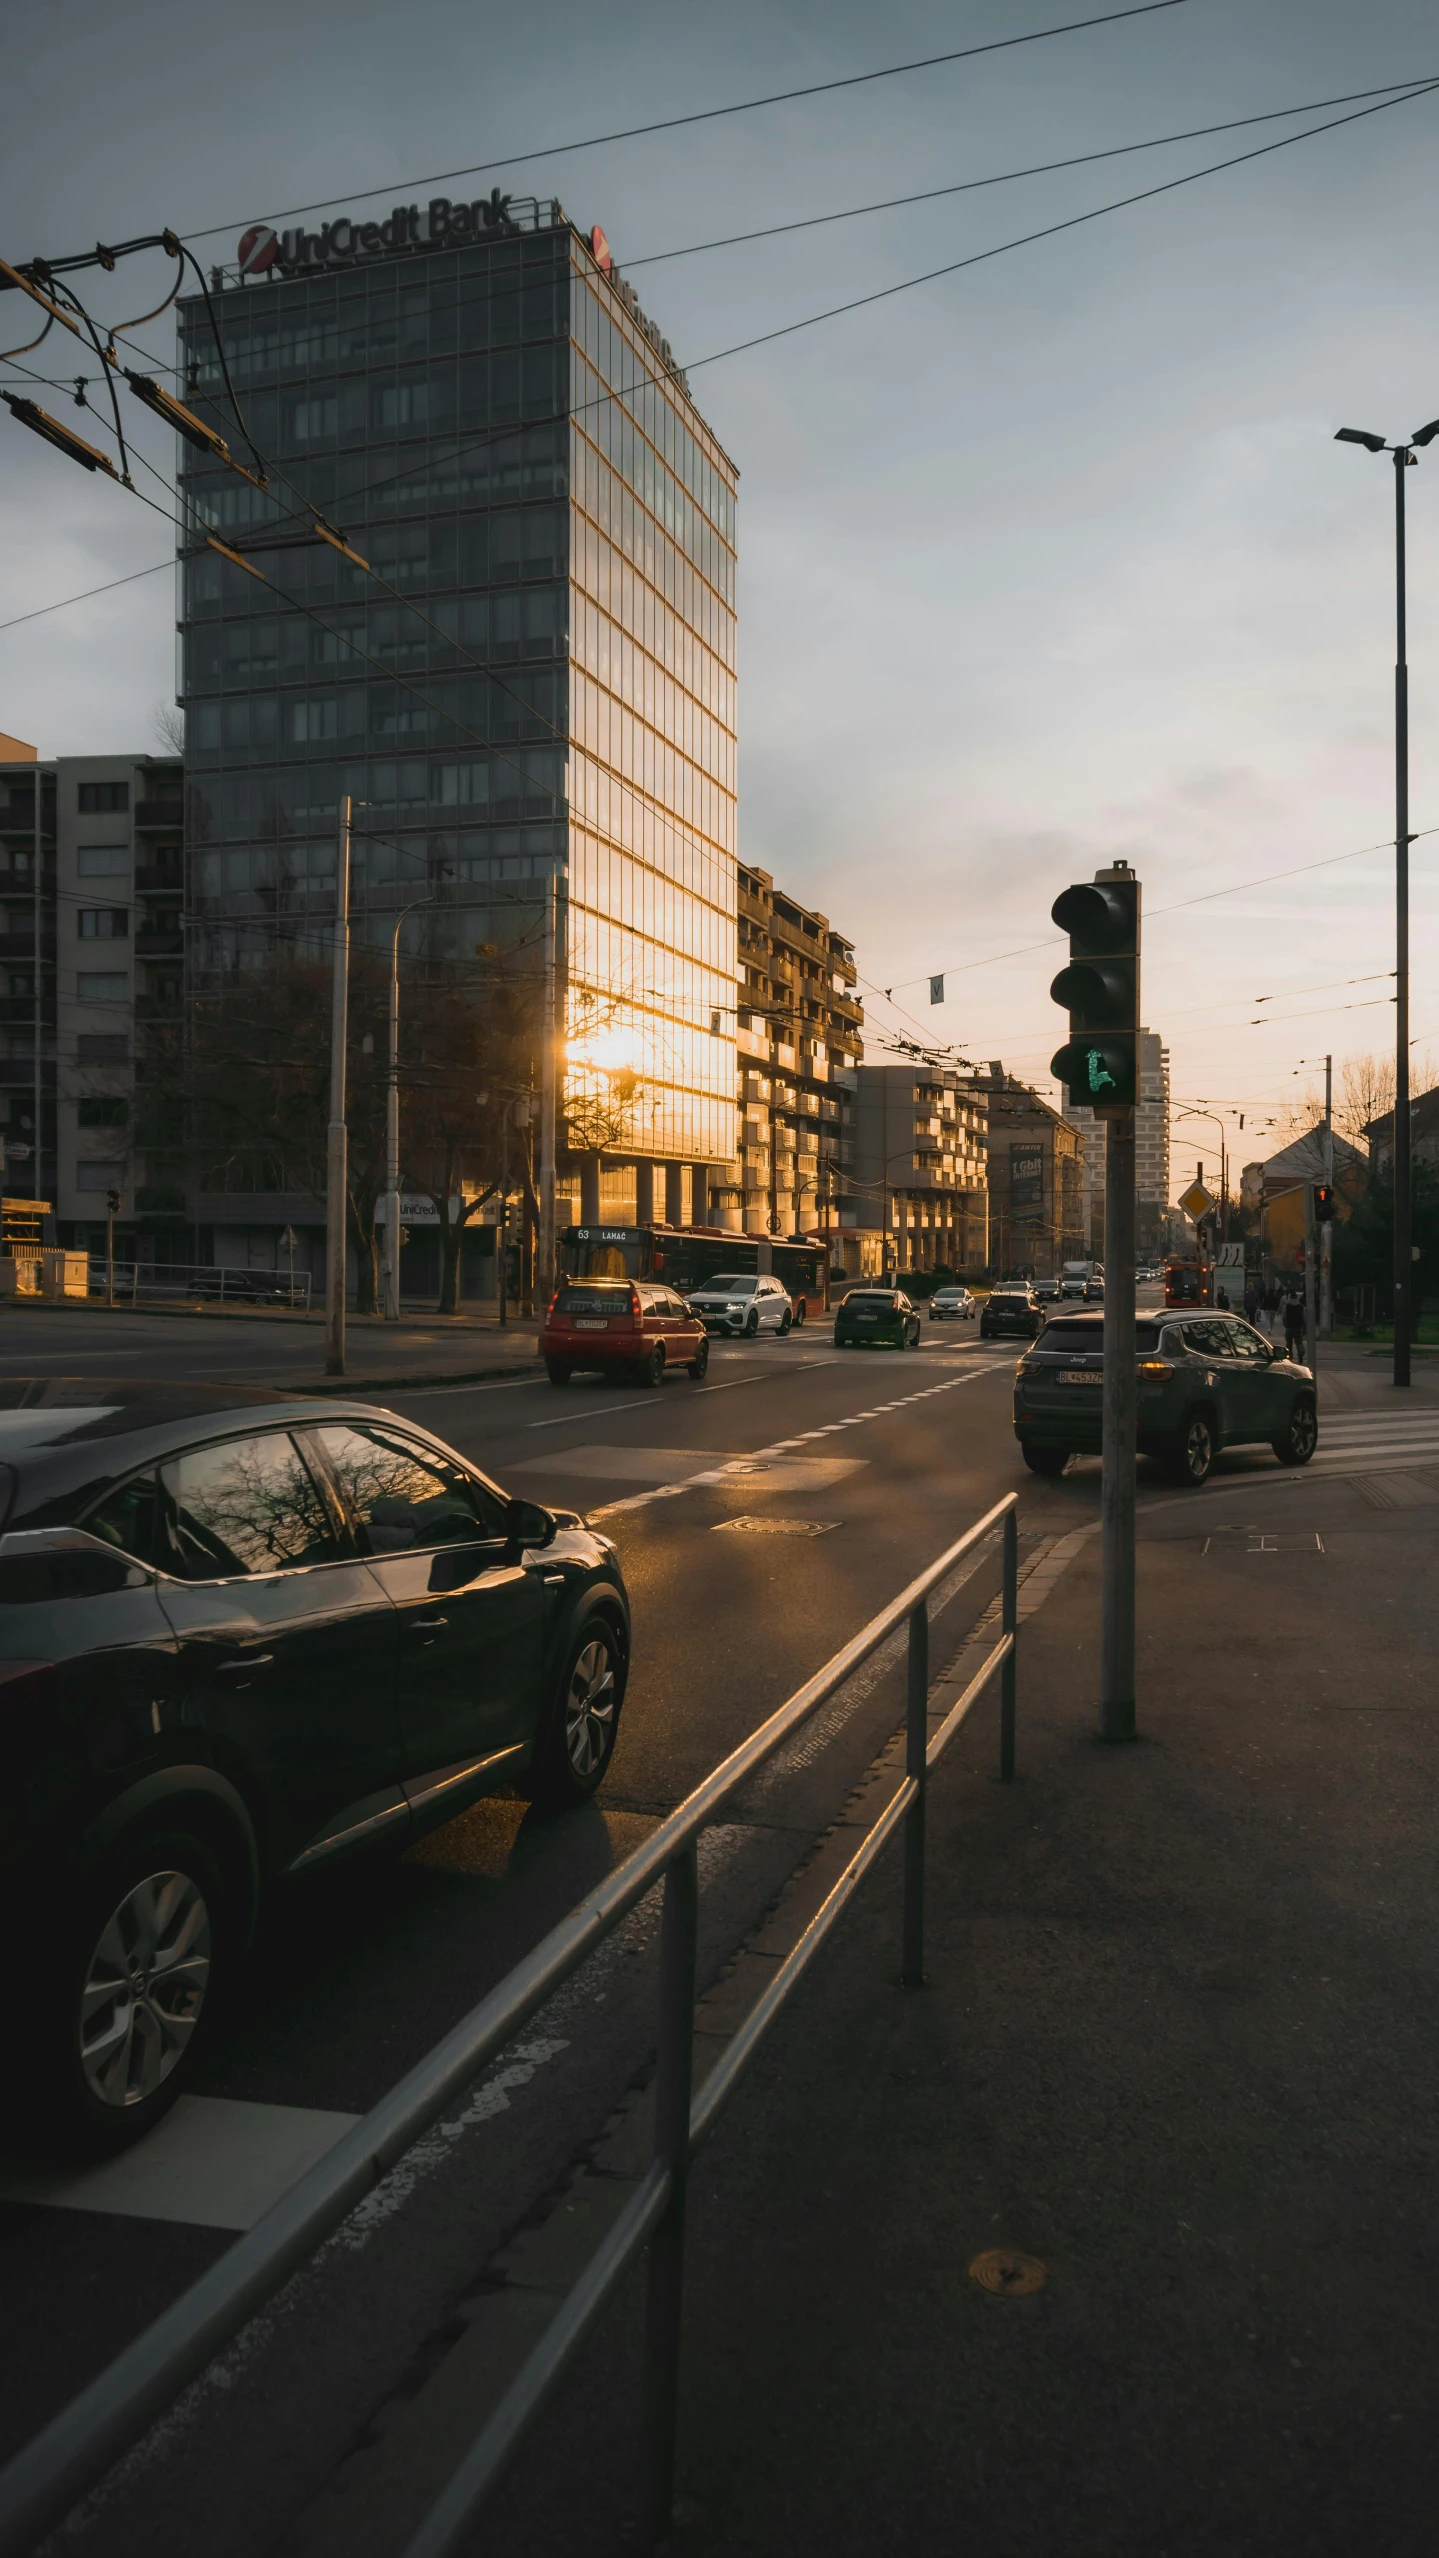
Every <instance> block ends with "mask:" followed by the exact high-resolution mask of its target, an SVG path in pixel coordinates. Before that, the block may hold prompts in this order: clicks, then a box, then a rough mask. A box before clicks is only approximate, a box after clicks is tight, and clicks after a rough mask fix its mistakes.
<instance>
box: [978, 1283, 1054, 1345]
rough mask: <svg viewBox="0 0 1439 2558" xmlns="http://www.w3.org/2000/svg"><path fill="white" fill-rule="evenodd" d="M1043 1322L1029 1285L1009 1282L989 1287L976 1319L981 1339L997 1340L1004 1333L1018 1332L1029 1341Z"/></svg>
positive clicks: (1039, 1308) (1040, 1309)
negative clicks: (1000, 1285)
mask: <svg viewBox="0 0 1439 2558" xmlns="http://www.w3.org/2000/svg"><path fill="white" fill-rule="evenodd" d="M1043 1321H1044V1312H1043V1309H1042V1307H1041V1305H1040V1303H1039V1299H1038V1298H1037V1297H1036V1295H1035V1293H1034V1290H1033V1289H1032V1288H1031V1287H1029V1286H1027V1285H1024V1286H1020V1285H1014V1284H1011V1285H1010V1286H1008V1287H1004V1288H991V1289H990V1292H989V1295H988V1296H987V1297H986V1299H985V1301H984V1312H983V1314H982V1315H981V1316H980V1318H979V1337H980V1339H981V1341H997V1340H1001V1339H1003V1337H1004V1336H1005V1334H1007V1333H1018V1334H1019V1335H1020V1336H1021V1337H1022V1339H1024V1340H1026V1341H1032V1340H1033V1339H1034V1336H1035V1334H1036V1333H1037V1332H1038V1330H1039V1328H1040V1326H1041V1324H1042V1323H1043Z"/></svg>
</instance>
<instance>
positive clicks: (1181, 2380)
mask: <svg viewBox="0 0 1439 2558" xmlns="http://www.w3.org/2000/svg"><path fill="white" fill-rule="evenodd" d="M1415 1479H1416V1480H1420V1481H1421V1488H1422V1490H1423V1491H1424V1493H1425V1495H1426V1497H1425V1498H1424V1499H1422V1500H1421V1499H1415V1500H1414V1501H1413V1502H1412V1503H1411V1504H1410V1505H1409V1506H1406V1507H1402V1508H1394V1509H1389V1510H1379V1509H1376V1507H1375V1506H1374V1505H1373V1503H1372V1501H1371V1499H1370V1497H1369V1494H1368V1492H1367V1491H1366V1489H1365V1485H1366V1484H1368V1483H1369V1482H1371V1481H1372V1480H1378V1478H1377V1477H1373V1478H1371V1477H1369V1476H1355V1477H1352V1478H1351V1477H1349V1476H1344V1475H1333V1476H1330V1477H1327V1478H1326V1477H1317V1478H1309V1479H1303V1478H1301V1479H1298V1480H1297V1481H1296V1480H1295V1479H1293V1478H1287V1479H1280V1478H1276V1476H1275V1475H1274V1473H1273V1471H1272V1470H1271V1471H1270V1472H1269V1474H1268V1476H1267V1477H1260V1476H1256V1477H1255V1478H1253V1479H1252V1480H1249V1481H1240V1482H1239V1483H1237V1484H1235V1485H1229V1484H1226V1485H1224V1486H1222V1487H1221V1488H1220V1489H1219V1490H1218V1491H1217V1492H1216V1493H1214V1494H1207V1495H1204V1496H1201V1497H1200V1498H1199V1499H1198V1500H1197V1501H1196V1500H1194V1499H1192V1498H1191V1497H1188V1496H1184V1495H1176V1496H1173V1497H1166V1496H1164V1495H1162V1494H1156V1495H1155V1496H1153V1497H1152V1498H1148V1499H1146V1500H1145V1502H1144V1507H1143V1515H1142V1521H1141V1539H1142V1542H1141V1555H1140V1665H1141V1685H1140V1695H1141V1718H1140V1719H1141V1731H1142V1737H1141V1739H1140V1741H1139V1743H1138V1744H1137V1745H1135V1746H1134V1747H1132V1748H1128V1749H1120V1750H1114V1749H1106V1748H1104V1747H1103V1746H1102V1745H1100V1744H1098V1743H1097V1742H1096V1741H1095V1740H1094V1738H1093V1722H1094V1697H1095V1691H1096V1678H1097V1642H1098V1591H1097V1564H1098V1541H1097V1539H1096V1538H1093V1537H1089V1538H1084V1539H1082V1540H1079V1541H1077V1549H1076V1550H1075V1551H1074V1552H1073V1557H1072V1560H1071V1561H1070V1563H1069V1566H1068V1569H1067V1570H1066V1571H1065V1572H1064V1573H1063V1574H1062V1575H1061V1576H1060V1577H1059V1578H1057V1579H1056V1580H1055V1582H1054V1585H1053V1587H1052V1590H1051V1592H1050V1594H1049V1596H1048V1598H1047V1601H1046V1603H1045V1605H1044V1606H1043V1608H1042V1609H1041V1610H1040V1612H1039V1613H1038V1614H1037V1615H1036V1616H1035V1617H1034V1618H1033V1619H1032V1620H1031V1621H1030V1623H1029V1624H1028V1626H1027V1627H1026V1629H1025V1637H1024V1652H1023V1666H1022V1672H1021V1689H1020V1748H1019V1766H1020V1775H1019V1781H1018V1783H1017V1784H1016V1786H1015V1787H1014V1789H1013V1790H1012V1791H1010V1790H1008V1789H1001V1788H1000V1787H999V1786H997V1785H996V1784H995V1783H994V1782H993V1781H992V1774H991V1771H992V1765H993V1738H992V1729H991V1721H992V1718H990V1717H988V1716H986V1717H984V1719H983V1721H982V1723H981V1724H980V1725H979V1726H978V1727H977V1728H975V1729H974V1731H973V1732H972V1734H970V1735H966V1736H965V1739H964V1742H963V1745H962V1747H961V1748H960V1750H959V1751H958V1753H957V1754H956V1755H955V1756H954V1757H953V1758H952V1760H951V1761H949V1762H947V1763H946V1765H945V1767H944V1769H943V1770H942V1771H941V1772H940V1774H939V1776H938V1778H937V1779H936V1782H935V1787H934V1792H933V1796H932V1800H931V1815H930V1911H931V1920H930V1931H929V1946H928V1973H929V1980H928V1986H927V1987H926V1988H925V1989H924V1990H923V1991H921V1992H917V1993H913V1992H912V1993H906V1992H903V1991H901V1990H900V1989H899V1988H898V1987H897V1985H896V1978H897V1971H898V1928H899V1907H898V1883H899V1865H898V1858H897V1855H891V1857H890V1858H889V1859H888V1860H887V1862H886V1863H885V1864H884V1865H882V1867H881V1868H880V1869H879V1870H878V1871H877V1872H876V1874H875V1875H874V1876H873V1877H872V1878H871V1880H870V1882H869V1883H868V1884H867V1885H866V1887H865V1889H864V1891H863V1892H862V1894H861V1895H860V1896H859V1898H858V1900H857V1901H856V1903H855V1904H853V1905H852V1907H851V1909H850V1911H849V1912H848V1913H847V1914H846V1917H845V1919H844V1921H843V1922H842V1923H841V1926H840V1928H839V1930H838V1931H837V1933H836V1935H835V1937H834V1938H832V1939H831V1941H830V1944H829V1946H828V1947H827V1948H826V1950H825V1951H824V1953H823V1954H822V1955H821V1956H820V1958H819V1960H818V1962H817V1964H816V1966H815V1967H814V1969H813V1971H812V1972H811V1974H810V1975H809V1977H808V1979H807V1981H806V1983H805V1984H804V1986H803V1987H802V1988H801V1989H800V1991H799V1993H798V1994H797V1997H796V1998H795V2000H794V2001H793V2002H792V2003H791V2006H790V2008H789V2009H788V2011H787V2012H786V2014H785V2016H784V2018H783V2019H782V2020H781V2022H780V2023H779V2025H778V2027H777V2028H776V2030H775V2031H774V2033H773V2034H772V2036H771V2038H770V2040H769V2042H768V2044H767V2045H766V2046H765V2048H764V2050H763V2052H762V2055H761V2057H760V2059H759V2061H758V2062H757V2064H756V2066H755V2069H754V2071H753V2072H752V2074H751V2077H750V2079H749V2080H748V2081H747V2082H746V2085H745V2087H744V2088H743V2089H742V2091H741V2092H740V2094H739V2096H738V2098H737V2099H736V2102H735V2104H734V2106H733V2107H732V2109H731V2112H730V2114H729V2116H728V2117H727V2118H726V2121H725V2123H724V2124H723V2125H722V2126H721V2128H720V2130H719V2132H718V2133H717V2135H716V2136H715V2139H714V2140H713V2142H712V2144H711V2146H710V2148H709V2149H708V2151H707V2152H706V2153H705V2154H704V2156H703V2157H702V2159H701V2161H700V2163H699V2165H698V2168H697V2170H696V2174H695V2178H694V2181H693V2184H692V2187H691V2196H692V2203H691V2216H690V2258H689V2266H690V2270H689V2286H688V2311H687V2332H686V2341H685V2348H684V2361H683V2375H682V2410H683V2413H682V2432H681V2451H680V2482H681V2507H680V2512H681V2525H682V2527H681V2530H680V2532H679V2534H678V2535H677V2541H676V2546H677V2547H678V2548H680V2549H682V2550H683V2551H685V2552H686V2553H693V2558H710V2554H711V2553H713V2554H714V2558H720V2553H724V2558H796V2553H799V2554H800V2558H808V2553H811V2552H813V2553H815V2558H819V2553H821V2552H823V2553H825V2558H835V2553H840V2558H843V2554H844V2553H849V2552H854V2553H859V2552H861V2551H863V2552H864V2553H866V2558H868V2553H871V2552H873V2551H874V2550H875V2549H876V2548H885V2549H895V2550H928V2549H948V2548H951V2547H960V2548H972V2549H976V2550H982V2551H984V2552H985V2553H986V2558H990V2554H991V2553H992V2554H993V2558H1040V2553H1043V2558H1052V2553H1054V2552H1055V2551H1057V2550H1062V2551H1063V2552H1065V2553H1066V2558H1119V2553H1122V2554H1123V2558H1130V2553H1140V2552H1142V2553H1144V2558H1153V2554H1154V2553H1166V2554H1167V2558H1199V2554H1200V2553H1203V2558H1221V2553H1223V2558H1234V2553H1260V2552H1264V2553H1268V2552H1270V2551H1277V2550H1281V2549H1303V2550H1304V2551H1305V2552H1306V2553H1308V2558H1314V2553H1320V2554H1321V2558H1327V2553H1333V2558H1340V2553H1343V2558H1350V2553H1352V2552H1353V2551H1354V2550H1356V2549H1359V2548H1370V2549H1382V2550H1383V2551H1384V2552H1385V2553H1386V2558H1410V2553H1413V2558H1419V2553H1420V2552H1421V2551H1422V2552H1424V2553H1426V2558H1427V2552H1428V2551H1429V2550H1430V2549H1431V2548H1432V2546H1433V2537H1434V2523H1433V2516H1434V2509H1435V2495H1436V2487H1439V2444H1436V2440H1435V2433H1434V2427H1433V2420H1432V2395H1433V2392H1432V2375H1433V2370H1434V2366H1435V2361H1436V2357H1439V2287H1436V2282H1435V2269H1436V2264H1439V2200H1436V2180H1435V2147H1436V2141H1435V2134H1434V2130H1433V2125H1434V2121H1435V2116H1436V2106H1439V2046H1436V2040H1435V2036H1434V2031H1433V2015H1434V2010H1435V2001H1436V1991H1439V1917H1436V1909H1435V1896H1434V1889H1433V1883H1434V1844H1433V1838H1434V1823H1433V1802H1434V1796H1435V1791H1436V1780H1439V1689H1436V1684H1435V1680H1434V1675H1433V1660H1434V1649H1435V1636H1436V1632H1439V1573H1436V1568H1435V1567H1436V1535H1435V1531H1436V1526H1439V1470H1436V1469H1435V1467H1434V1464H1433V1462H1432V1461H1431V1465H1430V1467H1429V1469H1428V1470H1427V1472H1426V1470H1425V1469H1422V1468H1421V1469H1419V1470H1418V1472H1417V1475H1416V1477H1415ZM996 2249H998V2250H1006V2251H1007V2250H1017V2251H1020V2252H1021V2253H1022V2254H1023V2255H1025V2256H1028V2257H1032V2258H1034V2259H1035V2260H1037V2263H1038V2266H1039V2267H1040V2269H1041V2274H1042V2288H1040V2289H1038V2290H1037V2291H1035V2292H1034V2293H1033V2294H1030V2295H1026V2296H1009V2295H1008V2294H1007V2293H1005V2292H1003V2291H1002V2292H1001V2293H1000V2294H998V2295H996V2294H994V2293H991V2292H989V2291H987V2290H985V2289H984V2288H982V2287H981V2284H980V2283H979V2282H978V2281H977V2280H976V2279H975V2278H974V2275H973V2274H972V2272H971V2267H972V2266H973V2265H974V2264H975V2262H976V2260H977V2259H981V2258H982V2257H983V2256H984V2255H985V2254H986V2253H987V2252H988V2251H992V2250H996ZM637 2326H638V2321H637V2302H636V2301H635V2300H633V2299H632V2300H630V2301H629V2302H627V2303H626V2304H625V2306H624V2309H623V2311H622V2312H620V2313H619V2314H617V2315H616V2316H615V2317H613V2318H612V2319H611V2321H610V2322H609V2325H608V2328H607V2330H606V2331H602V2332H601V2335H600V2336H599V2338H598V2340H597V2342H596V2345H595V2347H594V2348H593V2350H592V2354H591V2356H590V2358H589V2360H588V2361H587V2362H586V2363H585V2364H584V2365H583V2366H582V2368H581V2369H580V2370H579V2372H578V2373H577V2375H576V2377H575V2380H574V2382H573V2384H572V2385H571V2386H570V2387H569V2388H567V2390H566V2392H565V2394H564V2397H563V2399H562V2400H561V2402H560V2403H559V2406H558V2407H557V2410H556V2412H555V2415H554V2416H553V2418H552V2419H548V2420H546V2423H545V2425H544V2426H543V2427H542V2428H541V2430H540V2432H539V2433H538V2434H537V2436H536V2438H535V2440H534V2442H533V2444H532V2445H531V2447H530V2448H529V2450H528V2451H527V2452H526V2453H525V2455H524V2456H523V2457H522V2459H521V2462H520V2464H519V2465H518V2467H517V2469H516V2471H515V2473H514V2475H513V2477H512V2479H511V2481H510V2482H509V2483H508V2484H507V2486H506V2487H505V2489H504V2490H503V2491H502V2494H501V2497H500V2499H499V2501H498V2503H497V2504H496V2505H495V2506H494V2507H493V2508H492V2509H491V2512H490V2514H489V2515H488V2516H487V2518H486V2522H485V2526H484V2530H483V2532H482V2533H480V2534H477V2535H476V2538H475V2540H474V2543H473V2546H474V2548H475V2550H476V2551H478V2550H479V2549H480V2548H481V2547H487V2548H488V2547H492V2546H501V2545H503V2546H505V2547H507V2548H510V2549H512V2550H517V2551H523V2552H527V2553H528V2552H533V2553H537V2554H538V2553H540V2552H546V2553H548V2552H552V2551H557V2550H560V2549H563V2550H565V2551H566V2553H576V2558H589V2554H590V2553H594V2558H599V2553H602V2552H603V2553H606V2558H608V2553H611V2552H615V2551H618V2550H620V2549H621V2548H623V2547H624V2546H625V2545H626V2543H627V2534H628V2530H629V2520H628V2518H629V2517H631V2516H632V2515H633V2512H634V2480H635V2460H636V2440H635V2428H634V2423H633V2411H634V2409H635V2407H636V2405H637V2403H638V2401H637V2398H636V2397H635V2396H634V2394H633V2392H634V2383H635V2378H636V2363H635V2338H636V2335H637ZM577 2482H582V2486H581V2485H580V2484H578V2483H577Z"/></svg>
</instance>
